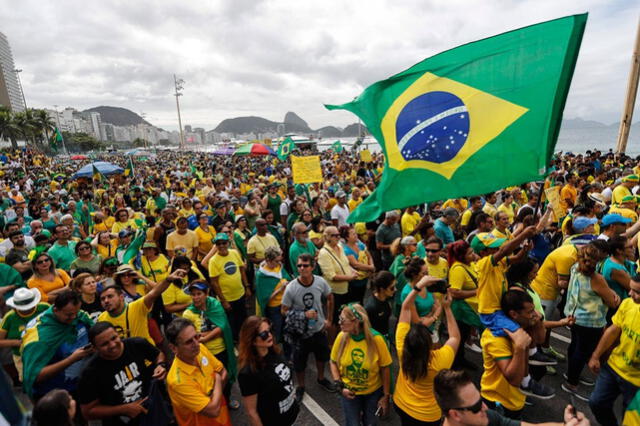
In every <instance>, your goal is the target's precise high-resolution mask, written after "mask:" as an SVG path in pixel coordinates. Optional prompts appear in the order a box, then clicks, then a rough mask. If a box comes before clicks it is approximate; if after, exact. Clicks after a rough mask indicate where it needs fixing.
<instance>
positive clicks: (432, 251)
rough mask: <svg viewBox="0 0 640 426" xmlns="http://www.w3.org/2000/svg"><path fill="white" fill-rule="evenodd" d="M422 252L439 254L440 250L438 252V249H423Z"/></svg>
mask: <svg viewBox="0 0 640 426" xmlns="http://www.w3.org/2000/svg"><path fill="white" fill-rule="evenodd" d="M424 251H426V252H427V253H437V252H439V251H440V250H439V249H438V250H433V249H425V250H424Z"/></svg>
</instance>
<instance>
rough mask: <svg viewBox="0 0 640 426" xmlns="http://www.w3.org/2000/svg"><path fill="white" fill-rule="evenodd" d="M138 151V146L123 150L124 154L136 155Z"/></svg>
mask: <svg viewBox="0 0 640 426" xmlns="http://www.w3.org/2000/svg"><path fill="white" fill-rule="evenodd" d="M138 151H140V150H139V149H138V148H136V149H132V150H131V151H127V152H125V153H124V155H136V154H137V153H138Z"/></svg>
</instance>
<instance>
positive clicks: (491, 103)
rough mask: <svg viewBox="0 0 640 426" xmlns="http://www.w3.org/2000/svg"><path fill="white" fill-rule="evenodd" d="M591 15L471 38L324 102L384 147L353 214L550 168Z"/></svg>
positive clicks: (527, 177) (480, 188)
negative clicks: (376, 173) (343, 98)
mask: <svg viewBox="0 0 640 426" xmlns="http://www.w3.org/2000/svg"><path fill="white" fill-rule="evenodd" d="M586 21H587V14H583V15H574V16H568V17H564V18H560V19H556V20H552V21H548V22H544V23H540V24H536V25H532V26H529V27H525V28H521V29H517V30H514V31H510V32H507V33H503V34H500V35H496V36H493V37H489V38H486V39H483V40H479V41H476V42H472V43H468V44H465V45H462V46H459V47H456V48H453V49H451V50H448V51H445V52H442V53H439V54H437V55H435V56H432V57H430V58H427V59H425V60H423V61H422V62H419V63H418V64H416V65H414V66H412V67H411V68H409V69H407V70H405V71H402V72H401V73H399V74H396V75H394V76H393V77H390V78H388V79H387V80H383V81H379V82H377V83H374V84H373V85H371V86H369V87H368V88H367V89H365V90H364V92H362V93H361V94H360V95H359V96H358V97H357V98H356V99H354V100H353V101H352V102H349V103H346V104H343V105H326V108H328V109H330V110H333V109H345V110H348V111H351V112H353V113H354V114H356V115H357V116H358V117H360V118H361V119H362V121H363V122H364V124H365V125H366V127H367V129H368V130H369V131H370V132H371V133H372V135H373V136H374V137H375V138H376V139H377V140H378V142H379V143H380V145H381V147H382V151H383V152H384V155H385V167H384V172H383V175H382V180H381V182H380V185H379V186H378V188H377V189H376V190H375V191H374V193H373V194H372V195H371V196H369V197H368V198H367V199H366V200H365V201H364V202H362V203H361V204H360V206H358V207H357V208H356V210H355V211H354V212H352V213H351V215H350V216H349V219H348V221H349V222H351V223H354V222H368V221H372V220H375V219H376V218H377V217H378V216H379V215H380V214H381V213H382V212H385V211H389V210H392V209H396V208H403V207H407V206H411V205H417V204H421V203H425V202H430V201H436V200H442V199H447V198H454V197H462V196H470V195H477V194H484V193H487V192H490V191H494V190H496V189H499V188H504V187H506V186H511V185H519V184H522V183H524V182H530V181H533V180H537V179H540V178H542V177H544V176H546V174H547V165H548V164H549V161H550V159H551V156H552V155H553V150H554V147H555V144H556V140H557V138H558V132H559V130H560V123H561V121H562V112H563V109H564V105H565V101H566V96H567V93H568V91H569V85H570V83H571V77H572V76H573V70H574V68H575V63H576V60H577V57H578V51H579V49H580V43H581V41H582V35H583V33H584V28H585V25H586Z"/></svg>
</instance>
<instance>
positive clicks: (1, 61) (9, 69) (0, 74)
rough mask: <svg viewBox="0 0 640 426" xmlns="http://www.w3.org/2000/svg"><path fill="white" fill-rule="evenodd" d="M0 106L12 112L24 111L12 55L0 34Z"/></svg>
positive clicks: (4, 37)
mask: <svg viewBox="0 0 640 426" xmlns="http://www.w3.org/2000/svg"><path fill="white" fill-rule="evenodd" d="M0 105H3V106H7V107H9V108H10V109H11V110H12V111H24V109H25V108H24V102H23V99H22V91H21V90H20V84H19V83H18V76H17V75H16V67H15V64H14V63H13V54H12V53H11V46H9V40H8V39H7V36H5V35H4V34H2V33H0Z"/></svg>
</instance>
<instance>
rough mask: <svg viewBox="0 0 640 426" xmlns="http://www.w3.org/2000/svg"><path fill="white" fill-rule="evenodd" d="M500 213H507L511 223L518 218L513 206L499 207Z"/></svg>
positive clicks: (502, 205)
mask: <svg viewBox="0 0 640 426" xmlns="http://www.w3.org/2000/svg"><path fill="white" fill-rule="evenodd" d="M498 211H499V212H503V213H506V215H507V216H509V223H513V219H514V218H515V217H516V212H515V210H513V206H512V205H509V206H505V205H504V204H500V206H498Z"/></svg>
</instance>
